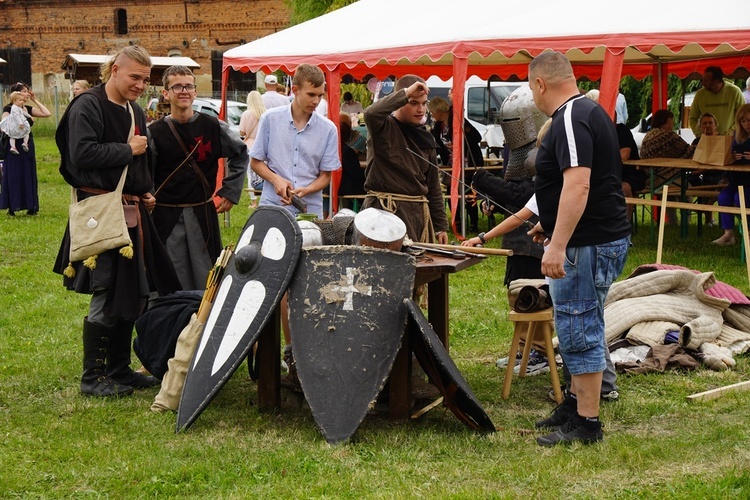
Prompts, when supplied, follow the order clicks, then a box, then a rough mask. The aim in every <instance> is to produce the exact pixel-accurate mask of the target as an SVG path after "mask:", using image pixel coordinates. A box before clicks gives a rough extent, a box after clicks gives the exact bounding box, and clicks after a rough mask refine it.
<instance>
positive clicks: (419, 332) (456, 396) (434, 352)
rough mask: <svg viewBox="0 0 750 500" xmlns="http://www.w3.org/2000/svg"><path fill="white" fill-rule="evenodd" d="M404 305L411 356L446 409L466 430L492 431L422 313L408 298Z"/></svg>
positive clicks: (486, 417) (484, 415)
mask: <svg viewBox="0 0 750 500" xmlns="http://www.w3.org/2000/svg"><path fill="white" fill-rule="evenodd" d="M404 302H405V303H406V305H407V307H408V308H409V320H408V324H407V330H408V334H409V342H410V343H411V346H412V349H413V351H414V355H415V356H416V358H417V361H419V364H420V365H421V366H422V369H423V370H424V372H425V373H426V374H427V376H428V377H429V378H430V381H431V382H432V383H433V384H435V386H436V387H437V388H438V389H439V390H440V393H441V394H442V395H443V400H444V401H445V406H447V407H448V408H449V409H450V411H452V412H453V414H454V415H456V417H458V419H459V420H460V421H462V422H464V423H465V424H466V425H468V426H469V427H471V428H473V429H476V430H483V431H490V432H494V431H495V425H494V424H493V423H492V420H490V417H488V416H487V413H485V411H484V408H482V405H481V404H480V403H479V400H477V397H476V396H475V395H474V393H473V392H472V391H471V387H469V384H468V383H467V382H466V380H465V379H464V377H463V376H462V375H461V372H459V371H458V367H457V366H456V364H455V363H454V362H453V360H452V359H451V357H450V354H448V351H446V350H445V346H443V343H442V342H440V339H439V338H438V336H437V334H436V333H435V331H434V330H433V329H432V327H431V326H430V324H429V323H428V322H427V318H425V317H424V314H422V310H421V309H420V308H419V306H418V305H417V304H416V303H415V302H414V301H413V300H411V299H407V300H405V301H404Z"/></svg>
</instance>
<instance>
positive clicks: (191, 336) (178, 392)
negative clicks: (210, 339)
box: [151, 314, 205, 412]
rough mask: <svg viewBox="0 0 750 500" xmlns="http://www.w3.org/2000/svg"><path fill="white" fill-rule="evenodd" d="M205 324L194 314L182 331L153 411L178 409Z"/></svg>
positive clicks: (152, 408)
mask: <svg viewBox="0 0 750 500" xmlns="http://www.w3.org/2000/svg"><path fill="white" fill-rule="evenodd" d="M204 326H205V325H204V324H203V323H201V322H200V321H199V320H198V316H197V315H196V314H193V315H192V316H191V317H190V322H189V323H188V324H187V326H186V327H185V328H183V329H182V332H180V336H179V337H178V338H177V346H176V347H175V351H174V357H173V358H171V359H170V360H169V361H167V373H165V374H164V378H163V379H162V381H161V390H160V391H159V394H157V395H156V398H155V399H154V402H153V403H152V404H151V411H153V412H162V411H166V410H172V411H177V408H178V407H179V405H180V398H181V397H182V389H183V387H184V386H185V377H186V376H187V371H188V366H189V365H190V362H191V361H192V360H193V353H195V348H196V346H197V345H198V341H199V340H200V338H201V333H202V332H203V327H204Z"/></svg>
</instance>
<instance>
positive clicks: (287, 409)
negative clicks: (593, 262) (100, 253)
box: [0, 124, 750, 499]
mask: <svg viewBox="0 0 750 500" xmlns="http://www.w3.org/2000/svg"><path fill="white" fill-rule="evenodd" d="M45 127H46V128H45ZM35 129H36V131H35V133H36V134H37V136H36V140H37V155H38V160H39V166H38V168H39V190H40V197H41V211H40V213H39V215H38V216H35V217H29V216H26V215H23V214H19V215H18V216H16V217H15V218H11V217H8V216H7V215H6V214H5V213H0V311H1V312H0V437H1V438H2V445H0V498H15V497H18V498H63V497H65V498H101V497H104V498H154V497H160V498H169V497H181V498H307V497H316V498H361V497H366V498H422V497H425V498H521V497H537V498H568V497H573V498H716V499H725V498H726V499H730V498H731V499H734V498H749V497H750V446H749V442H748V441H749V438H750V429H749V428H748V422H749V421H750V420H748V414H750V392H741V393H732V394H727V395H725V396H723V397H721V398H719V399H716V400H714V401H710V402H705V403H696V404H689V403H687V402H686V400H685V396H687V395H690V394H693V393H696V392H701V391H704V390H708V389H711V388H716V387H721V386H725V385H729V384H733V383H736V382H741V381H744V380H750V362H749V361H748V358H747V356H743V357H740V358H738V360H737V361H738V363H737V367H736V369H734V370H732V371H727V372H712V371H709V370H703V369H701V370H698V371H696V372H692V373H667V374H661V375H638V376H622V377H620V379H619V385H620V394H621V397H620V400H619V401H618V402H615V403H606V404H604V405H603V406H602V419H603V421H604V425H605V440H604V442H603V443H601V444H597V445H593V446H587V447H586V446H573V447H558V448H553V449H547V448H540V447H539V446H537V445H536V443H535V439H534V438H535V437H536V434H535V433H533V432H531V433H530V432H526V429H530V428H533V422H534V421H535V420H537V419H539V418H540V417H544V416H546V415H547V414H548V413H549V412H550V411H551V410H552V408H553V406H554V404H553V403H552V402H551V401H550V400H549V399H548V398H547V391H548V390H549V377H548V376H546V375H541V376H538V377H527V378H525V379H514V382H513V388H512V392H511V396H510V398H509V399H508V400H503V399H502V398H501V396H500V387H501V383H502V375H503V372H501V371H500V370H498V369H497V368H496V367H495V364H494V363H495V360H496V359H497V358H498V357H500V356H505V355H507V351H508V349H509V345H510V339H511V325H510V324H509V323H508V321H507V320H506V317H507V300H506V292H505V288H504V287H503V286H502V279H503V270H504V265H505V262H504V259H503V258H500V257H497V258H494V257H493V258H488V259H486V261H485V262H483V263H481V264H479V265H477V266H475V267H473V268H471V269H469V270H467V271H465V272H461V273H458V274H456V275H454V276H451V285H450V293H451V296H450V298H451V324H450V328H451V354H452V355H453V357H454V359H455V361H456V363H457V364H458V366H459V368H460V369H461V371H462V373H463V374H464V376H465V377H466V379H467V380H468V382H469V383H470V385H471V386H472V388H473V390H474V392H475V393H476V395H477V397H478V398H479V400H480V401H481V402H482V404H483V405H484V407H485V409H486V411H487V413H488V414H489V416H490V417H491V418H492V420H493V421H494V423H495V425H496V426H497V427H498V431H497V432H496V433H494V434H491V435H481V434H477V433H474V432H472V431H471V430H469V429H468V428H467V427H465V426H464V425H463V424H462V423H461V422H459V421H458V420H457V419H456V418H455V417H454V416H453V415H452V414H451V413H450V412H448V411H447V410H445V409H443V408H438V409H436V410H433V411H431V412H428V413H427V414H426V415H425V416H424V417H423V418H421V419H420V420H418V421H412V422H392V421H389V420H386V419H384V418H381V417H378V416H368V417H367V418H366V419H365V421H364V422H363V424H362V426H361V427H360V429H359V430H358V431H357V432H356V434H355V435H354V437H353V439H352V440H351V442H349V443H346V444H342V445H338V446H330V445H328V444H327V443H326V442H325V440H324V439H323V437H322V435H321V434H320V433H319V431H318V430H317V428H316V425H315V422H314V420H313V418H312V416H311V414H310V411H309V409H308V408H307V407H306V406H302V407H300V406H299V405H298V404H296V402H295V400H294V399H286V398H285V399H284V402H283V405H282V408H281V410H280V411H278V412H275V413H263V412H259V411H258V409H257V408H256V406H255V401H256V388H255V384H254V383H253V382H251V381H250V380H249V379H248V377H247V370H246V369H245V368H244V366H243V368H241V369H240V370H239V371H238V372H237V373H236V374H235V376H234V377H233V378H232V380H230V381H229V383H228V384H227V385H226V386H225V388H224V389H223V391H222V392H221V393H220V394H219V395H218V396H217V398H216V399H215V400H214V401H213V402H212V404H211V405H210V406H209V408H208V409H207V410H206V411H205V412H204V413H203V414H202V415H201V417H200V418H199V419H198V420H197V421H196V423H195V424H194V425H193V427H192V428H191V429H190V430H189V431H188V432H185V433H181V434H175V432H174V427H175V416H174V415H173V414H154V413H151V412H150V411H149V406H150V404H151V402H152V401H153V398H154V396H155V394H156V390H155V389H154V390H146V391H140V392H138V393H136V395H134V396H132V397H127V398H122V399H117V400H100V399H92V398H86V397H83V396H81V395H80V394H79V380H80V379H79V377H80V373H81V345H80V335H81V323H82V318H83V316H84V315H85V314H86V311H87V306H88V297H87V296H81V295H77V294H74V293H71V292H67V291H65V290H64V288H63V287H62V285H61V278H60V277H59V276H57V275H55V274H53V273H52V271H51V270H52V265H53V262H54V259H55V256H56V254H57V250H58V246H59V242H60V238H61V236H62V234H63V231H64V229H65V223H66V220H67V215H66V214H67V204H68V200H69V190H68V187H67V185H66V184H64V182H63V181H62V179H61V177H60V175H59V173H58V172H57V167H58V163H59V158H58V154H57V149H56V147H55V145H54V141H53V139H52V135H53V130H52V128H51V126H50V124H46V125H40V127H35ZM248 204H249V200H248V199H247V198H245V199H243V201H242V202H241V203H240V205H239V206H237V207H235V209H234V210H233V211H232V213H231V214H232V215H231V217H232V221H231V227H229V228H227V229H225V233H224V242H225V243H228V242H234V241H236V239H237V236H238V234H239V231H240V229H241V228H242V226H243V224H244V222H245V220H246V219H247V217H248V215H249V210H248V208H247V205H248ZM484 224H485V223H484V222H481V223H480V225H481V226H483V225H484ZM695 232H696V231H695V227H691V234H690V236H689V237H688V238H686V239H681V238H680V237H679V234H678V232H677V228H672V227H669V228H667V238H666V244H665V250H664V256H663V261H664V262H665V263H671V264H680V265H683V266H686V267H690V268H693V269H699V270H702V271H713V272H715V273H716V276H717V278H718V279H720V280H722V281H725V282H727V283H730V284H732V285H734V286H736V287H738V288H740V289H741V290H742V291H743V292H744V293H748V291H749V290H750V287H748V277H747V272H746V268H745V265H744V263H743V262H742V261H741V260H740V258H739V249H738V248H736V247H735V248H716V247H714V246H712V245H711V243H710V242H711V240H712V239H714V238H716V237H717V236H718V235H719V234H720V233H721V230H720V229H718V228H708V229H706V231H705V234H704V235H703V236H702V237H700V238H698V237H697V236H696V234H695ZM634 242H635V247H634V248H633V249H632V252H631V254H630V256H629V260H628V264H627V267H626V270H625V272H624V273H623V276H625V275H627V274H629V273H630V272H631V271H632V270H633V269H634V268H635V267H636V266H638V265H640V264H644V263H650V262H654V260H655V257H656V243H655V242H653V241H652V240H651V237H650V233H649V230H648V226H647V225H646V226H644V225H641V226H639V230H638V232H637V234H636V235H635V237H634ZM492 243H493V244H494V243H496V242H492Z"/></svg>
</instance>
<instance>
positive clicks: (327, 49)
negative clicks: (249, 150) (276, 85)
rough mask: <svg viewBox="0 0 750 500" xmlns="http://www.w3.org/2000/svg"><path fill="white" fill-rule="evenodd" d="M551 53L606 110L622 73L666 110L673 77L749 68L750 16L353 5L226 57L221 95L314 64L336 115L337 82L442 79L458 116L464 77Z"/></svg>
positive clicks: (475, 4) (408, 1)
mask: <svg viewBox="0 0 750 500" xmlns="http://www.w3.org/2000/svg"><path fill="white" fill-rule="evenodd" d="M547 49H552V50H557V51H560V52H563V53H564V54H565V55H566V56H567V57H568V59H570V61H571V63H572V64H573V68H574V70H575V73H576V76H577V77H579V78H580V77H587V78H589V79H591V80H599V79H601V85H600V90H601V94H600V103H601V104H602V105H603V106H604V107H605V108H606V109H608V110H609V111H610V113H612V111H613V110H614V103H615V100H616V97H617V89H618V86H619V81H620V78H621V77H622V76H624V75H632V76H634V77H636V78H643V77H645V76H648V75H653V76H654V96H655V99H654V101H655V102H654V108H659V107H665V106H666V101H667V95H666V82H667V78H666V75H667V74H668V73H674V74H676V75H677V76H679V77H682V78H684V77H687V76H689V75H691V74H693V73H702V72H703V70H704V69H705V67H706V66H709V65H717V66H720V67H721V68H722V69H723V70H724V72H725V73H727V74H731V73H733V72H735V71H737V70H738V69H740V70H741V71H742V70H743V69H748V68H750V9H748V3H747V0H722V2H721V3H720V4H715V5H714V4H711V3H706V1H705V0H682V1H676V2H670V1H664V0H661V1H654V0H630V1H628V2H624V3H623V2H620V3H607V2H601V3H588V4H586V3H581V2H576V1H571V0H535V1H534V2H528V3H524V2H516V1H512V2H511V1H501V0H463V1H456V0H360V1H358V2H356V3H354V4H352V5H349V6H347V7H344V8H342V9H339V10H337V11H334V12H332V13H330V14H326V15H324V16H321V17H319V18H316V19H313V20H311V21H307V22H305V23H302V24H299V25H297V26H293V27H291V28H288V29H285V30H283V31H280V32H278V33H275V34H272V35H269V36H266V37H263V38H261V39H258V40H255V41H253V42H250V43H248V44H245V45H242V46H239V47H236V48H234V49H231V50H229V51H227V52H225V53H224V65H223V68H224V75H223V76H224V77H223V81H224V84H225V88H226V82H227V79H228V70H229V68H233V69H235V70H239V71H259V70H263V71H265V72H270V71H275V70H277V69H282V70H284V71H286V72H288V73H293V72H294V69H295V68H296V67H297V66H298V65H300V64H302V63H310V64H315V65H318V66H320V67H321V68H323V69H324V70H325V71H326V73H327V80H328V89H329V110H330V113H331V115H332V116H336V115H337V114H338V107H339V106H338V102H339V83H340V80H341V76H342V75H346V74H350V75H352V76H354V77H355V78H361V77H363V76H365V75H367V74H371V75H374V76H376V77H379V78H384V77H386V76H389V75H395V76H401V75H404V74H407V73H415V74H419V75H421V76H423V77H425V78H426V77H428V76H431V75H437V76H439V77H441V78H443V79H447V78H448V77H453V82H454V92H453V97H454V103H453V104H454V106H455V108H456V109H462V107H463V103H462V102H461V101H462V100H463V88H462V86H463V82H464V81H465V80H466V77H467V76H468V75H477V76H480V77H483V78H488V77H489V76H491V75H497V76H498V77H500V78H501V79H510V78H519V79H526V78H527V73H528V63H529V62H530V61H531V60H532V59H533V58H534V56H536V55H538V54H539V53H541V52H543V51H544V50H547ZM743 74H746V73H743ZM460 118H461V117H460V116H454V125H455V126H454V131H455V133H456V134H457V137H458V138H459V140H454V141H453V143H454V144H456V145H460V144H461V140H460V135H458V134H460V133H461V130H460V129H461V125H462V120H461V119H460ZM454 156H456V157H457V158H456V160H455V162H456V164H455V165H454V169H455V167H456V165H457V164H458V162H459V161H460V155H454ZM459 168H460V167H459ZM454 186H455V183H454Z"/></svg>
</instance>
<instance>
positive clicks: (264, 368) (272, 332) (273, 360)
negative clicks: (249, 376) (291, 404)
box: [257, 307, 281, 410]
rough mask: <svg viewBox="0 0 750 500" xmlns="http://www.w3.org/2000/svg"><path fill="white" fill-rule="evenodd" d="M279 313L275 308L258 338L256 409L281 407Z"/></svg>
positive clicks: (278, 309)
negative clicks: (258, 363)
mask: <svg viewBox="0 0 750 500" xmlns="http://www.w3.org/2000/svg"><path fill="white" fill-rule="evenodd" d="M280 353H281V311H280V308H279V307H277V308H276V310H275V311H274V313H273V315H272V316H271V318H270V319H269V321H268V322H267V323H266V326H264V327H263V330H261V332H260V335H259V336H258V351H257V359H258V360H259V362H260V370H259V372H258V408H259V409H260V410H276V409H278V408H280V407H281V354H280Z"/></svg>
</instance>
